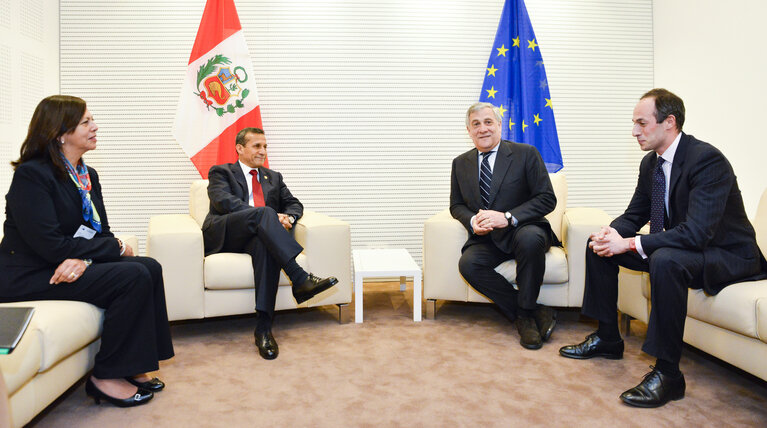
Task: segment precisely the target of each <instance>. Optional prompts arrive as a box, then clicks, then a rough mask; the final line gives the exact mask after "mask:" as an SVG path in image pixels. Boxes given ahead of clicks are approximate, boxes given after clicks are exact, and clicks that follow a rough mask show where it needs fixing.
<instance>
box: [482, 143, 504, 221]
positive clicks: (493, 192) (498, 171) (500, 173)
mask: <svg viewBox="0 0 767 428" xmlns="http://www.w3.org/2000/svg"><path fill="white" fill-rule="evenodd" d="M510 165H511V147H510V146H509V145H507V144H506V143H505V142H503V141H501V142H500V143H498V153H496V154H495V164H494V165H493V182H492V183H491V185H490V206H491V207H492V206H493V202H494V201H495V197H496V196H498V191H499V190H500V189H501V183H503V179H504V178H505V177H506V173H507V172H509V169H511V168H509V166H510ZM477 188H479V184H477Z"/></svg>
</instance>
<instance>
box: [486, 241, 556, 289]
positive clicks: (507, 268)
mask: <svg viewBox="0 0 767 428" xmlns="http://www.w3.org/2000/svg"><path fill="white" fill-rule="evenodd" d="M495 271H496V272H498V273H500V274H501V275H503V277H504V278H506V280H507V281H509V282H511V283H514V284H516V279H517V261H516V260H514V259H512V260H507V261H505V262H503V263H501V264H499V265H498V266H496V268H495ZM567 278H568V275H567V257H566V256H565V250H563V249H562V248H560V247H551V249H550V250H549V251H548V252H547V253H546V272H545V273H544V274H543V283H544V284H560V283H563V282H567Z"/></svg>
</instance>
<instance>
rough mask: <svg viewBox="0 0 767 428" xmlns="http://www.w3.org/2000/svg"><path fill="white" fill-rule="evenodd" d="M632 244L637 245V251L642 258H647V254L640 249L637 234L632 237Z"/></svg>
mask: <svg viewBox="0 0 767 428" xmlns="http://www.w3.org/2000/svg"><path fill="white" fill-rule="evenodd" d="M634 244H636V246H637V253H639V255H640V256H642V258H643V259H646V258H647V254H645V253H644V250H643V249H642V240H641V239H639V235H637V236H636V237H635V238H634Z"/></svg>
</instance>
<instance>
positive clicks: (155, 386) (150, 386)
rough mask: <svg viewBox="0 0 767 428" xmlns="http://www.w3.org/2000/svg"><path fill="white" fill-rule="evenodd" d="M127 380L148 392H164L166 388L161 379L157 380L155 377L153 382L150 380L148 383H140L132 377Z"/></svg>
mask: <svg viewBox="0 0 767 428" xmlns="http://www.w3.org/2000/svg"><path fill="white" fill-rule="evenodd" d="M125 380H127V381H128V382H130V383H131V384H133V385H136V386H138V387H139V388H143V389H146V390H147V391H152V392H160V391H162V389H163V388H165V382H163V381H161V380H160V379H157V378H156V377H153V378H152V379H151V380H148V381H146V382H139V381H137V380H136V379H133V378H132V377H130V376H128V377H126V378H125Z"/></svg>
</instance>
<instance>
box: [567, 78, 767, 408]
mask: <svg viewBox="0 0 767 428" xmlns="http://www.w3.org/2000/svg"><path fill="white" fill-rule="evenodd" d="M684 112H685V109H684V103H683V102H682V99H681V98H679V97H677V96H676V95H674V94H673V93H671V92H669V91H667V90H665V89H653V90H651V91H649V92H647V93H646V94H644V95H643V96H642V98H641V99H640V101H639V103H638V104H637V105H636V107H635V108H634V115H633V121H634V128H633V131H632V135H633V136H634V137H636V139H637V141H638V142H639V147H640V148H641V149H642V150H644V151H649V152H650V153H648V154H647V155H646V156H645V157H644V158H643V159H642V162H641V164H640V166H639V179H638V181H637V186H636V190H635V191H634V196H633V197H632V198H631V202H630V203H629V206H628V208H626V212H624V213H623V215H621V216H620V217H618V218H616V219H615V220H614V221H613V222H612V223H611V224H610V226H609V227H608V226H604V227H602V229H601V230H600V231H599V232H596V233H594V234H592V235H591V239H590V240H589V243H588V249H587V251H586V289H585V291H584V296H583V308H582V312H583V314H584V315H587V316H589V317H591V318H595V319H596V320H598V321H599V327H598V330H597V331H596V332H594V333H592V334H590V335H589V336H587V337H586V340H585V341H584V342H582V343H579V344H577V345H571V346H565V347H563V348H562V349H560V350H559V352H560V354H561V355H562V356H564V357H569V358H577V359H586V358H592V357H605V358H609V359H619V358H622V357H623V340H621V337H620V333H619V331H618V315H617V299H618V268H619V266H624V267H627V268H629V269H633V270H639V271H645V272H649V273H650V283H651V289H650V293H651V296H650V298H651V304H652V308H651V311H650V320H649V322H648V325H647V338H646V339H645V342H644V345H643V346H642V350H643V351H645V352H647V353H648V354H650V355H652V356H654V357H656V363H655V366H654V367H652V371H651V372H650V373H648V374H647V375H646V376H645V377H644V379H643V380H642V382H640V383H639V385H637V386H636V387H634V388H631V389H629V390H628V391H626V392H624V393H623V394H622V395H621V397H620V398H621V400H623V401H624V402H625V403H627V404H629V405H632V406H638V407H658V406H662V405H664V404H666V403H667V402H668V401H669V400H679V399H681V398H683V397H684V393H685V381H684V376H683V375H682V372H681V371H679V359H680V357H681V353H682V340H683V334H684V322H685V317H686V315H687V289H688V288H691V287H692V288H703V290H704V291H705V292H706V293H707V294H711V295H714V294H717V293H718V292H719V291H721V290H722V289H723V288H724V287H726V286H727V285H729V284H732V283H734V282H740V281H743V280H746V279H758V278H763V277H765V275H764V274H763V272H762V271H763V269H764V266H765V261H764V258H763V257H762V256H761V254H760V252H759V248H758V247H757V244H756V238H755V234H754V229H753V227H752V226H751V223H750V222H749V221H748V218H747V217H746V213H745V209H744V208H743V199H742V198H741V195H740V189H739V188H738V181H737V179H736V178H735V173H734V172H733V170H732V166H730V163H729V162H728V161H727V159H726V158H725V157H724V155H723V154H722V153H721V152H720V151H719V150H717V149H716V148H715V147H713V146H711V145H710V144H708V143H705V142H703V141H700V140H698V139H696V138H695V137H693V136H692V135H687V134H685V133H683V132H682V125H684ZM648 220H649V221H650V234H649V235H637V231H638V230H639V229H640V228H642V227H643V226H644V225H645V224H647V222H648ZM760 264H761V266H760Z"/></svg>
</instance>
